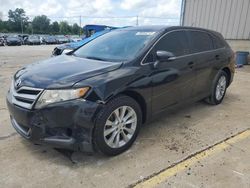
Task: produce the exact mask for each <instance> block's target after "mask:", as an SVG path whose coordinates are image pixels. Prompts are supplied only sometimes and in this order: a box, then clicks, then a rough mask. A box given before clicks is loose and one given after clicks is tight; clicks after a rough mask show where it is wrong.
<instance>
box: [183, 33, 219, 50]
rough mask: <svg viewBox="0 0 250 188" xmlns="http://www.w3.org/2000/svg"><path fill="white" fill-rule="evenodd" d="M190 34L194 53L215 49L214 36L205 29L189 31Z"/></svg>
mask: <svg viewBox="0 0 250 188" xmlns="http://www.w3.org/2000/svg"><path fill="white" fill-rule="evenodd" d="M188 36H189V40H190V45H191V52H192V53H198V52H204V51H209V50H213V49H214V46H213V40H212V37H211V36H210V35H209V34H208V33H206V32H203V31H188Z"/></svg>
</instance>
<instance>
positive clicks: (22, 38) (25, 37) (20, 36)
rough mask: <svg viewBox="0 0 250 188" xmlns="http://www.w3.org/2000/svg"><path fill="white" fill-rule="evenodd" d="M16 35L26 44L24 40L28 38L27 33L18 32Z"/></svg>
mask: <svg viewBox="0 0 250 188" xmlns="http://www.w3.org/2000/svg"><path fill="white" fill-rule="evenodd" d="M18 37H19V38H20V39H21V41H22V44H26V43H25V41H26V40H27V39H28V37H29V35H27V34H19V35H18Z"/></svg>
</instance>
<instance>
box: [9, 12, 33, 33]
mask: <svg viewBox="0 0 250 188" xmlns="http://www.w3.org/2000/svg"><path fill="white" fill-rule="evenodd" d="M8 14H9V16H8V17H9V19H8V27H9V30H11V31H14V32H23V31H24V30H25V28H26V27H27V25H28V19H29V18H28V17H27V16H26V15H25V11H24V10H23V9H22V8H16V10H14V11H12V10H9V12H8Z"/></svg>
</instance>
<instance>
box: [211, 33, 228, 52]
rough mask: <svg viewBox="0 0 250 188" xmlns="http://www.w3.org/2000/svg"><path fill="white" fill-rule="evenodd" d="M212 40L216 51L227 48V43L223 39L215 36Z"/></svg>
mask: <svg viewBox="0 0 250 188" xmlns="http://www.w3.org/2000/svg"><path fill="white" fill-rule="evenodd" d="M212 40H213V45H214V48H215V49H218V48H223V47H225V42H224V41H223V39H220V38H219V37H217V36H214V35H213V36H212Z"/></svg>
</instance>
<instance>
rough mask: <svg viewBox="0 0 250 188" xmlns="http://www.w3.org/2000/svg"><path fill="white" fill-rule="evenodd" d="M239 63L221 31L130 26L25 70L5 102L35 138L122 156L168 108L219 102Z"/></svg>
mask: <svg viewBox="0 0 250 188" xmlns="http://www.w3.org/2000/svg"><path fill="white" fill-rule="evenodd" d="M234 69H235V59H234V53H233V51H232V50H231V48H230V47H229V45H228V44H227V43H226V41H225V40H224V39H223V37H222V36H221V35H220V34H219V33H217V32H214V31H210V30H205V29H201V28H194V27H180V26H175V27H166V26H140V27H130V28H125V29H120V30H119V29H118V30H114V31H112V32H109V33H106V34H105V35H102V36H100V37H98V38H96V39H95V40H93V41H91V42H89V43H87V44H85V45H83V46H82V47H80V48H79V49H77V50H75V51H73V52H71V53H68V54H66V55H61V56H58V57H54V58H50V59H48V60H45V61H43V62H39V63H36V64H32V65H28V66H27V67H24V68H22V69H20V70H19V71H17V73H16V74H15V75H14V77H13V81H12V84H11V86H10V90H9V91H8V94H7V106H8V109H9V112H10V119H11V123H12V125H13V127H14V128H15V129H16V131H17V132H18V133H19V134H20V135H22V136H23V137H24V138H26V139H29V140H31V141H33V142H34V143H38V144H47V145H50V146H52V147H56V148H67V149H72V150H80V151H87V152H90V151H100V152H102V153H104V154H107V155H117V154H120V153H122V152H124V151H125V150H127V149H128V148H129V147H130V146H131V145H132V144H133V142H134V141H135V139H136V137H137V135H138V133H139V130H140V128H141V125H142V124H143V123H145V122H148V121H150V120H151V119H152V118H155V117H158V115H159V114H161V113H163V112H169V111H171V110H173V109H175V108H180V107H181V106H182V105H187V104H190V103H192V102H195V101H199V100H203V99H204V100H206V102H208V103H209V104H212V105H218V104H220V103H221V102H222V100H223V98H224V96H225V94H226V90H227V88H228V87H229V85H230V84H231V82H232V80H233V77H234ZM34 75H35V76H34ZM215 131H216V130H215Z"/></svg>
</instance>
